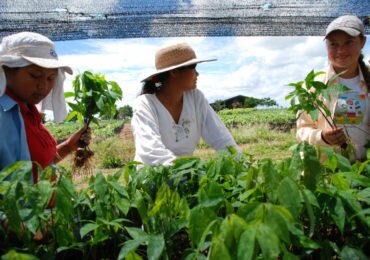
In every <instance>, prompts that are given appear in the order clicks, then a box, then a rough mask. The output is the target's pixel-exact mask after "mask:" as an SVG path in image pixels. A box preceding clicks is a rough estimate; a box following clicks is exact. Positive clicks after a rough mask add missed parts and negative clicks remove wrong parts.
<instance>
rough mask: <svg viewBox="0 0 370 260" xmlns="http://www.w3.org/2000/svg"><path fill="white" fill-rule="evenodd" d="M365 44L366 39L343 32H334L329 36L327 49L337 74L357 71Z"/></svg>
mask: <svg viewBox="0 0 370 260" xmlns="http://www.w3.org/2000/svg"><path fill="white" fill-rule="evenodd" d="M365 42H366V38H365V37H361V36H357V37H352V36H350V35H348V34H346V33H345V32H343V31H334V32H332V33H331V34H329V36H328V37H327V38H326V49H327V52H328V58H329V60H330V62H331V64H332V65H333V67H334V69H335V70H336V71H337V72H339V71H342V70H346V69H348V70H351V69H352V70H355V69H357V66H358V65H357V64H358V59H359V57H360V55H361V49H362V48H363V47H364V45H365Z"/></svg>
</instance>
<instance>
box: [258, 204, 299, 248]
mask: <svg viewBox="0 0 370 260" xmlns="http://www.w3.org/2000/svg"><path fill="white" fill-rule="evenodd" d="M292 220H293V217H292V215H291V213H290V212H289V211H288V210H287V209H285V208H284V207H281V206H275V205H271V206H270V207H268V210H267V212H266V215H265V222H264V223H265V224H266V225H268V226H269V227H270V228H271V229H272V230H273V231H274V233H275V234H276V235H277V236H278V237H279V238H280V239H281V240H283V241H284V242H286V243H287V244H290V243H291V241H290V234H289V230H288V224H289V222H290V221H292Z"/></svg>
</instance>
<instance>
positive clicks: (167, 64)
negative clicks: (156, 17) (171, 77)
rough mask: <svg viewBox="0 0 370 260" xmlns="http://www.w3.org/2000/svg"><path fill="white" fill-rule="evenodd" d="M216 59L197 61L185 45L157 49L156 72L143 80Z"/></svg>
mask: <svg viewBox="0 0 370 260" xmlns="http://www.w3.org/2000/svg"><path fill="white" fill-rule="evenodd" d="M215 60H216V59H207V60H204V59H198V58H197V56H196V55H195V52H194V50H193V49H192V48H191V47H190V46H189V45H188V44H187V43H178V44H173V45H170V46H166V47H163V48H161V49H159V50H158V51H157V52H156V54H155V68H156V71H155V72H153V73H151V74H150V76H148V77H146V78H145V79H143V80H142V81H141V82H143V81H147V80H149V79H151V78H152V77H153V76H155V75H158V74H161V73H163V72H166V71H170V70H173V69H177V68H180V67H186V66H190V65H194V64H197V63H201V62H208V61H215Z"/></svg>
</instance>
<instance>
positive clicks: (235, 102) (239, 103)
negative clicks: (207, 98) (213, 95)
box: [210, 95, 247, 111]
mask: <svg viewBox="0 0 370 260" xmlns="http://www.w3.org/2000/svg"><path fill="white" fill-rule="evenodd" d="M246 98H247V97H246V96H242V95H238V96H235V97H231V98H228V99H225V100H222V101H221V100H218V101H216V102H214V103H211V104H210V105H211V107H213V109H215V110H216V111H217V110H219V109H217V106H218V105H219V103H220V102H221V103H222V107H223V108H229V109H231V108H238V107H243V106H244V101H245V99H246Z"/></svg>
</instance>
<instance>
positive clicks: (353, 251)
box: [339, 246, 369, 260]
mask: <svg viewBox="0 0 370 260" xmlns="http://www.w3.org/2000/svg"><path fill="white" fill-rule="evenodd" d="M339 256H340V258H341V259H343V260H355V259H356V260H368V259H369V258H368V257H367V256H366V255H365V254H364V252H361V250H359V249H357V248H353V247H349V246H344V247H343V249H342V250H341V252H340V255H339Z"/></svg>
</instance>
